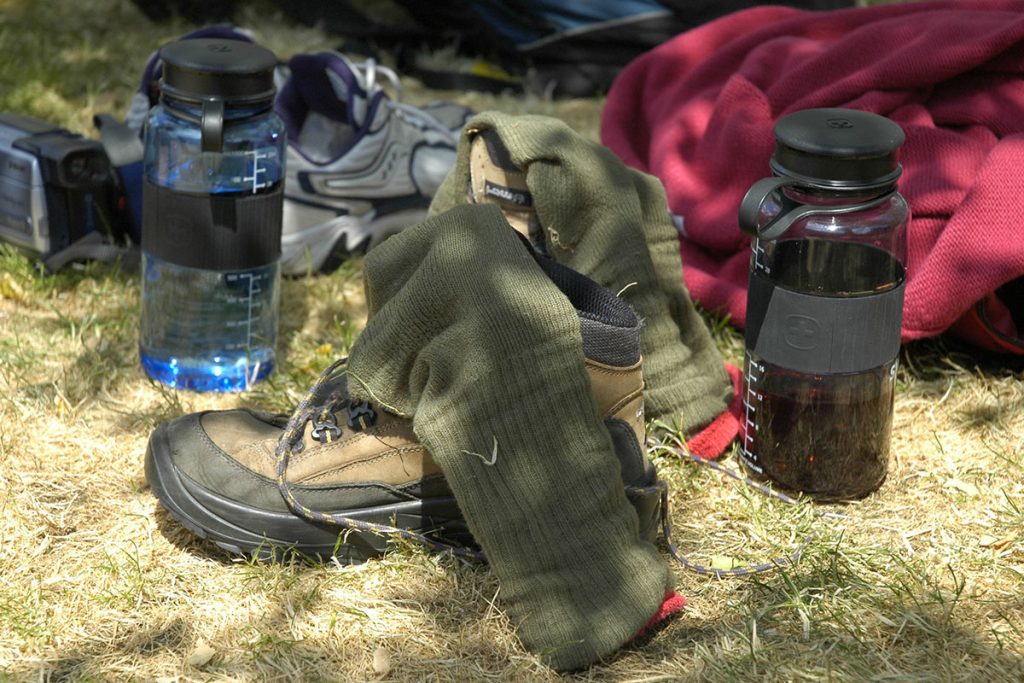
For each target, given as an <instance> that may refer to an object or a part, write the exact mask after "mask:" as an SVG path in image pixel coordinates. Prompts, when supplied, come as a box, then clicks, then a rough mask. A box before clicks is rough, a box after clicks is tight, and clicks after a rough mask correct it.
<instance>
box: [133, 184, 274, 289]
mask: <svg viewBox="0 0 1024 683" xmlns="http://www.w3.org/2000/svg"><path fill="white" fill-rule="evenodd" d="M283 203H284V188H283V185H282V184H281V183H278V184H277V186H276V187H275V188H273V189H271V190H270V191H268V192H263V193H260V194H239V193H225V194H222V195H217V194H192V193H187V192H178V191H175V190H171V189H168V188H166V187H161V186H159V185H156V184H154V183H152V182H151V181H149V180H146V181H145V182H144V184H143V195H142V249H143V251H145V252H147V253H148V254H150V255H152V256H155V257H156V258H158V259H160V260H162V261H167V262H168V263H173V264H175V265H179V266H186V267H189V268H202V269H206V270H244V269H247V268H257V267H260V266H266V265H269V264H271V263H273V262H274V261H277V260H278V259H279V258H280V257H281V211H282V207H283Z"/></svg>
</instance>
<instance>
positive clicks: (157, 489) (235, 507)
mask: <svg viewBox="0 0 1024 683" xmlns="http://www.w3.org/2000/svg"><path fill="white" fill-rule="evenodd" d="M158 431H159V430H158ZM145 467H146V480H147V481H148V482H149V485H150V487H151V488H152V489H153V494H154V495H155V496H156V498H157V500H158V501H159V502H160V504H161V505H162V506H163V507H164V509H166V510H167V512H168V513H169V514H170V515H171V517H173V518H174V519H175V520H176V521H178V522H179V523H180V524H181V525H182V526H184V527H185V528H186V529H188V530H189V531H191V532H192V533H194V534H196V535H197V536H199V537H201V538H205V539H209V540H211V541H213V543H214V544H216V545H217V546H218V547H219V548H222V549H224V550H226V551H228V552H230V553H234V554H238V555H248V556H252V557H257V558H259V559H262V560H271V561H273V560H283V559H285V558H287V557H288V556H296V555H297V556H300V557H308V558H310V559H315V560H320V561H327V560H329V559H332V558H334V559H336V560H337V561H338V562H341V563H342V564H353V563H359V562H364V561H366V560H368V559H370V558H372V557H379V556H380V555H383V554H384V553H385V551H387V550H388V549H390V548H393V547H394V546H395V539H394V537H389V536H387V535H381V534H374V533H370V532H365V531H359V530H355V529H352V530H349V529H346V528H343V527H339V526H335V525H331V524H321V523H317V522H311V521H308V520H306V519H303V518H302V517H298V516H297V515H294V514H292V513H289V512H276V511H270V510H263V509H260V508H255V507H252V506H250V505H246V504H244V503H240V502H238V501H236V500H232V499H230V498H226V497H224V496H221V495H219V494H217V493H215V492H213V491H210V490H209V489H207V488H205V487H203V486H201V485H199V484H198V483H196V482H195V481H194V480H192V479H191V478H190V477H188V476H187V475H186V474H184V473H183V472H181V471H180V470H178V468H177V467H176V466H175V465H174V463H173V462H172V461H171V458H170V457H169V453H168V452H167V451H166V450H165V449H164V448H161V442H160V440H159V437H158V434H157V433H154V435H153V437H152V438H151V439H150V442H149V447H148V448H147V449H146V462H145ZM335 514H337V515H343V516H345V517H348V518H350V519H355V520H359V521H363V522H370V523H373V524H382V525H387V526H392V527H398V528H402V529H409V530H411V531H415V532H417V533H420V534H423V535H426V536H429V537H431V538H436V539H437V540H439V541H442V542H444V543H448V544H451V545H460V546H469V547H473V548H475V547H476V544H475V542H474V541H473V537H472V535H471V534H470V532H469V529H468V527H467V526H466V523H465V521H464V520H463V519H462V515H461V513H460V511H459V508H458V504H457V503H456V502H455V499H454V498H453V497H445V498H426V499H422V500H412V501H403V502H400V503H390V504H387V505H380V506H374V507H367V508H361V509H357V510H340V511H337V512H336V513H335ZM255 530H259V531H255Z"/></svg>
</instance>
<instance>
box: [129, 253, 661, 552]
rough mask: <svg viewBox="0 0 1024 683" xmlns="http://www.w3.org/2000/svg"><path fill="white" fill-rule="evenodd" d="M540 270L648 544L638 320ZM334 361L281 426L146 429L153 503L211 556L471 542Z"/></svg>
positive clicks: (655, 498) (394, 431) (593, 291)
mask: <svg viewBox="0 0 1024 683" xmlns="http://www.w3.org/2000/svg"><path fill="white" fill-rule="evenodd" d="M538 262H539V263H540V264H541V266H542V268H544V270H545V271H546V272H547V273H548V275H549V276H550V277H551V278H552V280H554V281H555V282H556V283H557V284H558V285H559V287H560V288H561V289H562V291H563V292H565V294H566V295H567V296H568V297H569V299H570V300H571V301H572V303H573V305H574V306H575V307H576V309H577V310H578V311H580V329H581V333H582V337H583V350H584V354H585V356H586V370H587V373H588V375H589V377H590V382H591V389H592V391H593V396H594V401H595V405H596V408H597V410H598V414H599V415H600V416H601V417H602V418H603V420H604V425H605V427H606V428H607V430H608V433H609V435H610V439H611V443H612V445H613V446H614V451H615V453H616V455H617V457H618V460H619V462H620V464H621V475H622V481H623V483H624V485H625V487H626V495H627V498H629V500H630V502H631V503H632V504H633V506H634V508H635V509H636V511H637V515H638V518H639V531H640V534H641V536H642V537H643V538H645V539H647V540H651V541H653V540H654V538H655V536H656V534H657V529H658V525H659V522H660V512H661V498H660V496H661V489H662V488H663V485H662V484H661V482H659V481H658V479H657V475H656V472H655V470H654V467H653V465H652V464H651V462H650V461H649V460H648V458H647V456H646V452H645V450H644V448H643V443H644V410H643V376H642V370H641V358H640V351H639V321H638V319H637V317H636V314H635V313H634V312H633V310H632V309H631V308H630V307H629V306H628V305H627V304H625V303H624V302H623V301H622V300H621V299H619V298H618V297H616V296H614V295H613V294H612V293H611V292H609V291H608V290H606V289H604V288H601V287H599V286H598V285H596V283H594V282H593V281H591V280H589V279H588V278H586V277H584V276H582V275H579V274H578V273H576V272H574V271H572V270H569V269H568V268H565V267H564V266H560V265H558V264H556V263H555V262H554V261H551V260H550V259H546V258H543V257H538ZM338 365H339V364H338V363H336V364H335V366H338ZM335 366H332V367H331V368H329V369H328V370H327V371H326V372H325V373H324V374H323V375H322V376H321V379H320V380H318V381H317V383H316V384H315V385H314V386H313V388H312V389H311V390H310V392H309V394H308V395H307V398H306V399H305V400H303V401H302V403H300V405H299V407H298V409H297V410H296V412H295V414H294V415H293V416H292V418H291V420H290V421H289V418H288V417H287V416H284V415H272V414H269V413H263V412H259V411H255V410H248V409H238V410H228V411H208V412H201V413H195V414H192V415H186V416H183V417H180V418H178V419H176V420H173V421H171V422H169V423H164V424H161V425H160V426H159V427H157V429H156V430H155V431H154V433H153V434H152V436H151V437H150V440H149V447H148V449H147V452H146V479H147V480H148V481H149V483H150V485H151V486H152V489H153V492H154V494H155V495H156V497H157V499H158V500H159V501H160V503H161V504H162V505H163V506H164V507H165V508H166V509H167V511H168V512H170V514H171V516H172V517H174V518H175V519H177V520H178V521H179V522H181V523H182V524H183V525H184V526H185V527H186V528H187V529H189V530H190V531H192V532H194V533H196V534H198V535H199V536H202V537H204V538H209V539H211V540H212V541H214V543H216V544H217V545H218V546H220V547H221V548H224V549H226V550H228V551H231V552H236V553H243V554H248V553H254V554H256V555H258V556H261V557H265V558H268V557H273V556H274V555H275V553H277V552H278V551H280V550H282V549H284V550H292V551H297V552H299V553H301V554H303V555H308V556H318V557H320V558H328V557H331V556H334V557H337V559H338V560H339V561H341V562H358V561H362V560H365V559H367V558H369V557H372V556H375V555H379V554H382V553H383V552H384V551H385V549H386V548H387V547H388V546H389V543H392V542H393V541H394V540H395V537H396V536H399V537H401V536H404V537H406V538H412V539H413V540H415V541H419V542H422V543H424V544H426V545H429V546H432V547H438V548H446V547H450V546H454V547H470V548H472V547H474V542H473V539H472V536H471V534H470V532H469V530H468V528H467V526H466V523H465V521H464V520H463V517H462V514H461V513H460V511H459V507H458V504H457V502H456V500H455V497H454V496H453V495H452V493H451V491H450V489H449V487H448V485H447V483H446V481H445V478H444V476H443V474H442V473H441V470H440V468H439V467H438V465H437V463H436V462H435V461H434V459H433V458H432V457H431V455H430V453H429V452H427V449H426V448H425V447H424V446H423V445H422V444H421V443H420V442H419V440H418V439H417V438H416V435H415V434H414V433H413V430H412V421H411V420H409V419H406V418H403V417H400V416H397V415H394V414H392V413H390V412H388V411H387V410H386V409H384V408H383V407H381V406H378V405H373V404H367V403H355V402H353V401H352V400H351V399H350V398H349V395H348V390H347V383H346V377H345V375H344V374H343V373H340V374H339V373H336V372H335V369H336V367H335ZM524 371H525V372H529V369H524ZM524 400H528V397H524ZM488 455H489V454H481V455H480V457H486V456H488ZM566 476H567V477H571V476H572V473H571V472H567V473H566ZM339 525H342V526H341V527H339ZM344 527H347V528H344ZM381 532H383V533H381Z"/></svg>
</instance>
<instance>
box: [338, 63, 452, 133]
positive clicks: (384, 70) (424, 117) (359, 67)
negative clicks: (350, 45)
mask: <svg viewBox="0 0 1024 683" xmlns="http://www.w3.org/2000/svg"><path fill="white" fill-rule="evenodd" d="M339 57H340V55H339ZM349 64H351V66H352V68H354V69H355V70H356V71H358V72H359V73H360V74H361V75H362V76H363V82H364V83H365V87H366V92H367V93H371V94H372V93H373V92H375V91H377V90H383V87H382V86H380V85H377V74H378V73H380V74H382V75H383V76H384V77H385V78H386V79H387V80H388V81H389V82H390V83H391V87H392V88H394V91H395V96H394V97H393V98H392V97H390V96H389V97H385V98H384V99H383V100H381V101H382V102H383V103H384V106H385V107H387V108H388V109H391V110H392V111H393V112H395V113H396V114H398V115H399V116H400V117H402V118H404V119H406V120H407V121H409V122H410V123H412V124H413V125H415V126H417V127H419V128H430V129H433V130H434V131H435V132H437V133H439V134H440V135H441V136H442V137H444V138H445V140H446V141H447V142H448V143H449V144H451V145H452V146H453V147H454V146H455V145H457V144H458V142H459V139H458V137H457V136H456V135H455V134H454V133H452V131H451V130H449V129H448V127H447V126H445V125H444V124H443V123H441V122H440V121H439V120H437V118H436V117H434V116H432V115H431V114H429V113H428V112H425V111H423V110H422V109H420V108H418V107H414V106H413V105H411V104H406V103H405V102H402V81H401V80H400V79H399V77H398V74H397V73H395V70H394V69H392V68H391V67H389V66H385V65H384V64H378V63H377V60H376V59H374V58H373V57H369V58H367V60H366V61H365V62H363V63H362V64H356V63H354V62H349Z"/></svg>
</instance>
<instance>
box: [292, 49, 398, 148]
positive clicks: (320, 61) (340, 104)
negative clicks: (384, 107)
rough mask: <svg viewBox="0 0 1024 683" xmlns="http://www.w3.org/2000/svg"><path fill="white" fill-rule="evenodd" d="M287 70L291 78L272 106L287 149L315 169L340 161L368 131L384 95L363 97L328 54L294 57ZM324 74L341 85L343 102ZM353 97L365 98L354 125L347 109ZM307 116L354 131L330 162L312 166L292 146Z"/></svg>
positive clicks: (341, 64)
mask: <svg viewBox="0 0 1024 683" xmlns="http://www.w3.org/2000/svg"><path fill="white" fill-rule="evenodd" d="M288 68H289V70H290V72H291V74H290V76H289V78H288V82H287V83H285V84H284V86H282V88H281V89H280V91H278V94H277V99H276V100H275V102H274V111H276V112H277V115H278V116H280V117H281V120H283V121H284V124H285V127H286V128H287V130H288V139H289V145H290V146H291V148H292V149H293V150H294V151H295V152H297V153H298V154H299V155H300V156H302V157H303V158H305V159H306V160H308V161H310V162H312V163H316V164H317V165H326V164H330V163H333V162H335V161H337V160H338V159H340V158H341V157H343V156H344V155H345V153H346V152H348V151H349V150H350V149H352V147H353V146H354V145H355V144H356V143H358V142H359V140H360V139H361V138H362V137H363V135H365V134H366V132H367V131H369V129H370V124H371V123H372V121H373V120H374V118H375V117H376V115H377V109H378V108H379V107H380V106H381V101H382V100H384V99H385V98H386V97H387V94H386V93H384V91H382V90H378V91H376V92H374V93H367V92H366V91H365V90H364V89H363V87H362V85H360V83H359V81H358V80H357V79H356V76H355V74H353V73H352V70H351V69H350V68H349V66H348V64H346V63H345V61H344V60H342V59H341V58H340V57H338V56H337V55H335V54H332V53H330V52H320V53H317V54H300V55H296V56H294V57H292V59H291V61H290V62H288ZM328 71H331V72H332V73H334V74H336V75H337V76H338V77H339V78H340V79H341V81H342V82H343V83H344V84H345V87H346V89H347V90H348V97H347V98H346V99H345V100H341V99H339V98H338V95H337V93H336V92H335V90H334V87H333V85H332V84H331V81H330V79H329V78H328V76H327V72H328ZM354 96H358V97H363V98H368V100H367V105H366V115H365V118H364V120H363V121H361V122H358V123H357V122H356V120H355V115H354V111H353V107H352V106H351V102H352V99H353V97H354ZM309 112H315V113H317V114H320V115H322V116H325V117H327V118H329V119H332V120H334V121H338V122H340V123H344V124H347V125H348V126H350V127H351V128H352V129H353V130H354V131H356V133H355V135H353V136H352V139H351V140H349V142H348V144H346V145H345V146H344V148H342V149H341V151H340V152H339V153H338V155H337V156H335V157H334V158H333V159H330V160H328V161H323V160H320V161H316V162H313V160H312V159H310V157H309V155H307V154H306V153H305V151H304V150H303V149H302V148H301V147H299V146H298V145H297V144H295V142H294V141H295V140H298V138H299V132H300V131H301V130H302V125H303V123H304V122H305V120H306V116H307V115H308V114H309Z"/></svg>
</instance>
